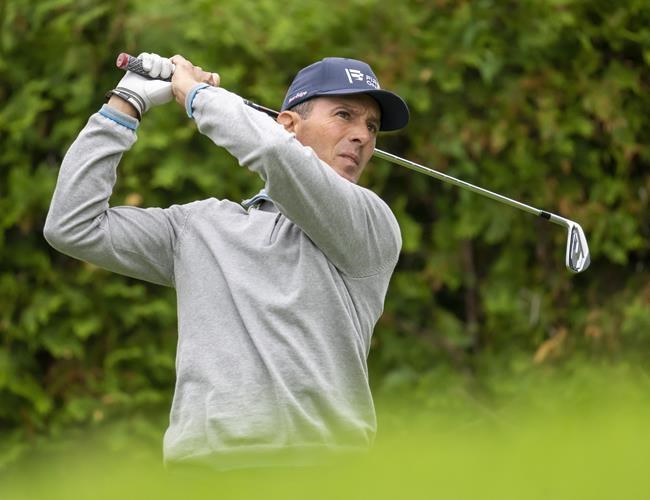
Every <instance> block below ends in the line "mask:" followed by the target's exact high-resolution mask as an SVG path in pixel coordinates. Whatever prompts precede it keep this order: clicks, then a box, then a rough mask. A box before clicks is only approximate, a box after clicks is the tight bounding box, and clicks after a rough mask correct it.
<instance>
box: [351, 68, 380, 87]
mask: <svg viewBox="0 0 650 500" xmlns="http://www.w3.org/2000/svg"><path fill="white" fill-rule="evenodd" d="M345 74H346V75H348V81H349V82H350V83H354V80H356V81H359V82H363V81H364V80H365V82H366V85H368V86H370V87H373V88H375V89H378V88H379V82H378V81H377V80H376V79H375V78H373V77H372V76H370V75H364V74H363V73H362V72H361V71H359V70H358V69H352V68H345Z"/></svg>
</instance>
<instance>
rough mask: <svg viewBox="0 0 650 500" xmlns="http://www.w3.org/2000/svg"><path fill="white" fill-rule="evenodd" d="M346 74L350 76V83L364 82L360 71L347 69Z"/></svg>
mask: <svg viewBox="0 0 650 500" xmlns="http://www.w3.org/2000/svg"><path fill="white" fill-rule="evenodd" d="M345 73H346V74H347V75H348V80H350V83H354V82H353V81H352V80H358V81H360V82H362V81H363V76H364V75H363V73H362V72H361V71H359V70H358V69H351V68H345Z"/></svg>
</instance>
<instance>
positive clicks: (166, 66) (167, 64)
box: [160, 59, 174, 80]
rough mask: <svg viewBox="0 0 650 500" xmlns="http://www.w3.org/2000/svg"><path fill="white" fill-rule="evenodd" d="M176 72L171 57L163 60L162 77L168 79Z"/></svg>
mask: <svg viewBox="0 0 650 500" xmlns="http://www.w3.org/2000/svg"><path fill="white" fill-rule="evenodd" d="M173 72H174V65H173V64H172V62H171V61H170V60H169V59H163V60H162V69H161V70H160V78H161V79H163V80H166V79H167V78H169V77H170V76H171V74H172V73H173Z"/></svg>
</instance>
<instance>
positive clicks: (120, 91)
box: [106, 87, 146, 120]
mask: <svg viewBox="0 0 650 500" xmlns="http://www.w3.org/2000/svg"><path fill="white" fill-rule="evenodd" d="M112 95H116V96H117V97H120V98H122V99H124V100H125V101H127V102H128V103H129V104H131V105H132V106H133V107H134V108H135V111H136V113H137V114H138V120H142V113H144V112H145V111H146V109H145V102H144V100H143V99H142V97H140V96H139V95H138V94H136V93H135V92H133V91H131V90H129V89H125V88H124V87H117V88H114V89H113V90H109V91H108V92H107V93H106V99H107V100H108V99H110V97H111V96H112Z"/></svg>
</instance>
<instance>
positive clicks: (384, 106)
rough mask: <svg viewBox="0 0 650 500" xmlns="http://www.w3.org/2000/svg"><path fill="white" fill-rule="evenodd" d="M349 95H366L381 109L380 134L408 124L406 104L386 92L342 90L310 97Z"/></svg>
mask: <svg viewBox="0 0 650 500" xmlns="http://www.w3.org/2000/svg"><path fill="white" fill-rule="evenodd" d="M349 94H368V95H369V96H371V97H373V98H374V99H375V100H376V101H377V103H378V104H379V107H380V108H381V109H380V110H381V126H380V128H379V130H381V131H382V132H390V131H391V130H399V129H401V128H404V127H406V125H407V124H408V122H409V118H410V112H409V108H408V106H407V105H406V102H404V100H403V99H402V98H401V97H400V96H398V95H397V94H394V93H393V92H390V91H388V90H381V89H378V90H367V89H342V90H331V91H329V92H319V93H318V94H316V95H313V96H310V97H316V96H319V95H349Z"/></svg>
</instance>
